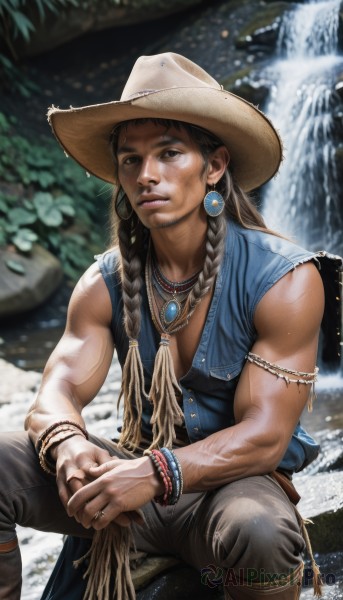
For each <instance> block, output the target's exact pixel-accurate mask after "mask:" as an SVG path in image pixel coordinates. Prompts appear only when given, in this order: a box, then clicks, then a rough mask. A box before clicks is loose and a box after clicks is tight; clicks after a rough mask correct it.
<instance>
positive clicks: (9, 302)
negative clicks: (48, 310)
mask: <svg viewBox="0 0 343 600" xmlns="http://www.w3.org/2000/svg"><path fill="white" fill-rule="evenodd" d="M7 261H14V262H15V263H16V264H17V265H19V266H21V267H22V268H23V273H16V272H14V271H13V270H10V269H9V268H8V267H7V266H6V262H7ZM62 277H63V271H62V267H61V264H60V262H59V261H58V260H57V258H55V257H54V256H53V255H52V254H50V252H48V251H47V250H45V248H43V247H42V246H39V245H37V244H36V245H34V247H33V250H32V252H31V254H30V256H26V255H22V254H18V253H16V252H15V251H14V250H13V249H11V248H5V249H1V250H0V319H1V318H5V317H8V316H10V315H15V314H19V313H23V312H25V311H28V310H31V309H32V308H35V307H36V306H39V305H40V304H41V303H42V302H44V300H46V299H47V298H48V297H49V296H50V295H51V294H52V292H54V291H55V290H56V289H57V287H58V286H59V285H60V283H61V281H62Z"/></svg>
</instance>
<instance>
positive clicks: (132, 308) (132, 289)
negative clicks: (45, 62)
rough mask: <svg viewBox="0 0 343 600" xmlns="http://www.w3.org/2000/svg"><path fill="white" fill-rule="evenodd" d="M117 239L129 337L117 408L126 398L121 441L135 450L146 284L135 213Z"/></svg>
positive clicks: (121, 226) (138, 433) (141, 389)
mask: <svg viewBox="0 0 343 600" xmlns="http://www.w3.org/2000/svg"><path fill="white" fill-rule="evenodd" d="M118 241H119V249H120V255H121V265H120V276H121V284H122V298H123V310H124V326H125V331H126V334H127V336H128V338H129V349H128V353H127V355H126V360H125V364H124V367H123V377H122V385H121V391H120V394H119V398H118V407H119V404H120V401H121V399H122V397H124V414H123V426H122V432H121V436H120V444H121V445H122V446H128V447H130V448H132V449H134V448H135V447H137V446H138V445H139V443H140V440H141V419H142V398H143V397H147V395H146V393H145V389H144V373H143V365H142V361H141V357H140V353H139V348H138V341H137V339H138V335H139V332H140V326H141V298H142V297H141V289H142V284H143V277H142V268H143V265H142V261H141V258H140V252H141V248H142V241H143V228H142V226H141V224H140V223H139V221H138V219H137V217H136V216H135V215H133V216H132V217H131V219H129V220H128V221H120V223H119V225H118Z"/></svg>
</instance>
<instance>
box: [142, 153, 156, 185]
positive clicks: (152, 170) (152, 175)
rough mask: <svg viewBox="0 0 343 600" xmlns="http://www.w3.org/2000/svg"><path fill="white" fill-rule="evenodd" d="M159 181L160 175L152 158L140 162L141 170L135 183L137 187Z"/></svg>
mask: <svg viewBox="0 0 343 600" xmlns="http://www.w3.org/2000/svg"><path fill="white" fill-rule="evenodd" d="M159 181H160V173H159V168H158V161H157V160H156V159H155V158H154V157H153V156H147V157H146V158H145V159H144V160H142V162H141V168H140V171H139V174H138V178H137V182H138V184H139V185H142V186H146V185H149V184H150V183H154V184H155V183H158V182H159Z"/></svg>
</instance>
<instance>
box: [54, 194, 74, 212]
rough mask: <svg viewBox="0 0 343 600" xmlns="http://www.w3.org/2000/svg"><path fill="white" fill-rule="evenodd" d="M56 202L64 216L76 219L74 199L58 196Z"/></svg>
mask: <svg viewBox="0 0 343 600" xmlns="http://www.w3.org/2000/svg"><path fill="white" fill-rule="evenodd" d="M55 202H56V204H57V206H58V208H59V210H60V211H61V213H63V214H64V215H66V216H67V217H75V208H74V202H73V199H72V198H71V197H70V196H67V195H66V194H62V195H61V196H57V198H56V199H55Z"/></svg>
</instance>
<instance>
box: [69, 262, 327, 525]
mask: <svg viewBox="0 0 343 600" xmlns="http://www.w3.org/2000/svg"><path fill="white" fill-rule="evenodd" d="M323 303H324V299H323V288H322V282H321V278H320V275H319V274H318V272H317V269H316V267H315V266H314V265H312V264H305V265H303V266H301V267H298V268H297V269H295V270H294V271H293V272H291V273H289V274H288V275H286V276H285V277H283V278H282V279H281V280H280V281H279V282H278V283H277V284H275V285H274V286H273V288H272V289H271V290H270V291H269V292H268V293H267V294H266V295H265V296H264V298H263V299H262V300H261V302H260V303H259V305H258V307H257V310H256V314H255V327H256V330H257V339H256V343H255V344H254V347H253V348H252V350H253V352H255V353H257V354H260V355H261V356H262V357H263V358H265V359H266V360H268V361H270V362H276V363H278V364H280V365H282V366H285V367H287V368H292V369H296V370H300V371H306V372H312V371H313V370H314V366H315V361H316V355H317V344H318V333H319V326H320V322H321V318H322V312H323ZM308 393H309V389H308V386H305V385H303V384H302V385H297V384H295V383H292V384H289V385H288V386H287V385H286V383H285V381H283V380H281V379H277V378H276V376H274V375H272V374H270V373H268V372H267V371H265V370H264V369H262V368H260V367H257V366H256V365H254V364H250V363H247V364H246V365H245V367H244V369H243V372H242V375H241V377H240V381H239V385H238V387H237V390H236V394H235V400H234V410H235V417H236V425H234V426H233V427H229V428H227V429H224V430H222V431H219V432H217V433H215V434H213V435H210V436H209V437H208V438H206V439H204V440H201V441H199V442H196V443H194V444H191V445H189V446H186V447H184V448H180V449H178V450H176V454H177V456H178V458H179V460H180V463H181V466H182V470H183V477H184V491H185V492H192V491H201V490H209V489H214V488H217V487H220V486H221V485H224V484H225V483H229V482H230V481H234V480H236V479H240V478H242V477H248V476H251V475H257V474H265V473H269V472H271V471H273V470H274V469H275V468H276V467H277V465H278V464H279V462H280V460H281V459H282V457H283V455H284V453H285V451H286V448H287V446H288V443H289V440H290V438H291V435H292V433H293V431H294V428H295V426H296V424H297V422H298V420H299V417H300V415H301V413H302V410H303V408H304V406H305V404H306V402H307V398H308ZM149 463H150V460H148V462H147V459H146V458H142V459H136V460H133V461H129V464H124V463H121V464H120V465H117V464H116V463H112V464H111V462H107V463H103V464H102V465H101V466H99V467H97V468H95V469H90V471H91V472H93V473H94V474H95V473H96V476H97V480H96V481H93V482H92V483H90V484H89V485H87V486H85V487H84V488H83V489H80V490H79V491H77V492H76V494H74V496H73V497H72V498H71V500H70V501H69V503H68V512H69V514H70V515H78V514H80V513H79V511H80V510H81V511H82V515H81V517H80V519H81V521H82V523H83V524H84V526H86V527H89V526H90V523H92V526H93V527H94V528H96V529H102V528H103V527H105V526H106V525H107V524H108V523H109V522H110V521H111V520H112V519H116V518H117V516H118V515H120V514H121V513H122V512H125V511H132V510H135V509H137V508H139V507H140V506H142V505H143V504H144V503H145V502H147V501H148V500H150V499H152V498H153V497H154V495H156V494H160V493H161V492H162V489H161V483H160V482H159V481H158V479H157V477H156V472H155V471H154V470H153V469H152V468H151V463H150V464H149ZM102 508H104V512H105V516H104V517H103V518H102V519H101V520H99V521H96V523H94V521H93V522H92V515H94V513H95V512H96V511H97V510H99V509H102Z"/></svg>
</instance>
